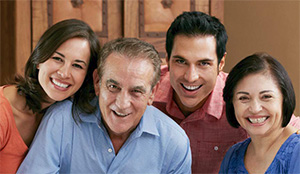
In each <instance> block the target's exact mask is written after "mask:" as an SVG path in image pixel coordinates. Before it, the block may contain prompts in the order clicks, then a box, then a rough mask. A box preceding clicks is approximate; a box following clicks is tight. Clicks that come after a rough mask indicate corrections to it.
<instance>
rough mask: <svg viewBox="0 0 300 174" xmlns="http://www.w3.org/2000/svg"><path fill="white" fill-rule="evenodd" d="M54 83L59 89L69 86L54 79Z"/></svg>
mask: <svg viewBox="0 0 300 174" xmlns="http://www.w3.org/2000/svg"><path fill="white" fill-rule="evenodd" d="M52 82H53V83H54V84H55V85H57V86H59V87H62V88H67V87H68V86H69V85H67V84H63V83H59V82H58V81H56V80H55V79H52Z"/></svg>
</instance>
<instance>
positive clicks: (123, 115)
mask: <svg viewBox="0 0 300 174" xmlns="http://www.w3.org/2000/svg"><path fill="white" fill-rule="evenodd" d="M114 112H115V114H116V115H118V116H120V117H126V116H127V115H129V114H123V113H120V112H117V111H114Z"/></svg>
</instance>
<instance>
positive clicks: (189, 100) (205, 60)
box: [153, 12, 300, 173]
mask: <svg viewBox="0 0 300 174" xmlns="http://www.w3.org/2000/svg"><path fill="white" fill-rule="evenodd" d="M227 38H228V37H227V34H226V30H225V28H224V26H223V24H222V23H221V22H220V21H219V20H218V19H217V18H215V17H212V16H209V15H207V14H205V13H202V12H184V13H183V14H181V15H179V16H178V17H177V18H176V19H175V20H174V21H173V23H172V24H171V26H170V28H169V30H168V32H167V38H166V51H167V58H166V62H167V64H168V65H167V66H164V67H162V73H161V80H160V84H159V87H158V90H157V93H156V95H155V100H154V103H153V105H154V106H155V107H157V108H159V109H160V110H161V111H163V112H164V113H166V114H167V115H169V116H170V117H171V118H172V119H173V120H175V121H176V122H177V123H178V124H179V125H180V126H181V127H182V128H183V129H184V130H185V131H186V133H187V135H188V136H189V139H190V144H191V149H192V172H193V173H218V171H219V168H220V165H221V162H222V160H223V157H224V156H225V153H226V151H227V150H228V149H229V148H230V147H231V146H232V145H233V144H235V143H237V142H239V141H241V140H244V139H246V138H247V137H248V135H247V133H246V131H245V130H244V129H242V128H233V127H231V126H230V125H229V123H228V122H227V120H226V111H225V103H224V101H223V98H222V94H223V88H224V86H225V80H226V77H227V73H224V72H222V70H223V67H224V65H225V57H226V42H227ZM292 122H296V121H292ZM292 124H293V123H292ZM297 124H298V125H297V126H296V127H300V123H299V119H298V123H297Z"/></svg>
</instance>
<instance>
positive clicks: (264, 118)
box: [249, 117, 267, 123]
mask: <svg viewBox="0 0 300 174" xmlns="http://www.w3.org/2000/svg"><path fill="white" fill-rule="evenodd" d="M266 119H267V117H261V118H249V121H250V122H251V123H262V122H264V121H265V120H266Z"/></svg>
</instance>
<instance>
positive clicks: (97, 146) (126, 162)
mask: <svg viewBox="0 0 300 174" xmlns="http://www.w3.org/2000/svg"><path fill="white" fill-rule="evenodd" d="M97 101H98V100H97ZM97 105H98V103H97ZM71 108H72V102H71V101H64V102H61V103H57V104H55V105H53V106H52V107H50V108H49V109H48V111H47V113H46V114H45V116H44V118H43V120H42V122H41V125H40V127H39V129H38V132H37V134H36V137H35V139H34V141H33V143H32V145H31V147H30V150H29V153H28V155H27V156H26V158H25V160H24V161H23V163H22V165H21V166H20V168H19V170H18V173H31V174H32V173H39V174H40V173H43V174H44V173H184V174H186V173H191V150H190V144H189V139H188V137H187V135H186V134H185V132H184V131H183V129H181V128H180V126H179V125H177V124H176V123H175V122H174V121H173V120H171V119H170V118H169V117H168V116H166V115H165V114H163V113H162V112H160V111H159V110H158V109H156V108H155V107H153V106H147V109H146V111H145V113H144V115H143V117H142V119H141V121H140V123H139V125H138V126H137V128H136V129H135V131H134V132H133V133H132V134H131V135H130V137H129V138H128V139H127V141H126V142H125V143H124V145H123V146H122V147H121V149H120V150H119V152H118V154H117V155H115V152H114V148H113V145H112V142H111V140H110V138H109V136H108V133H107V131H106V129H105V127H104V125H103V124H102V122H101V116H100V115H101V114H100V110H99V107H98V109H97V111H96V113H95V114H91V115H86V114H81V116H80V118H81V119H82V122H79V123H78V125H77V124H76V123H75V122H74V120H73V118H72V115H71Z"/></svg>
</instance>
